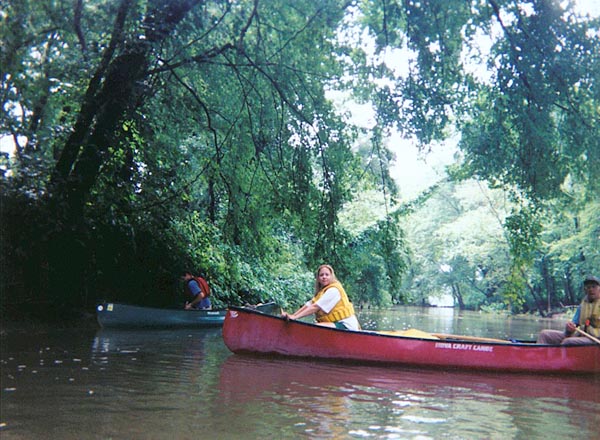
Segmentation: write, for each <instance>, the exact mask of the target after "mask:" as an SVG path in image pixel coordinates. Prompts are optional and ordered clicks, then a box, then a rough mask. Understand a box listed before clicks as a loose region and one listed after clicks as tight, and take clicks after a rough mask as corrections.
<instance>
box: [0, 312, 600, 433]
mask: <svg viewBox="0 0 600 440" xmlns="http://www.w3.org/2000/svg"><path fill="white" fill-rule="evenodd" d="M359 319H360V321H361V323H362V324H363V326H364V327H365V328H368V329H388V330H389V329H395V330H403V329H407V328H419V329H422V330H427V331H431V332H437V333H453V334H469V335H476V336H485V337H493V338H514V339H534V338H535V335H536V334H537V332H538V331H539V330H541V329H542V328H562V326H563V323H564V322H563V320H546V319H534V318H509V317H501V316H495V315H485V314H478V313H465V312H461V313H459V312H455V311H453V310H451V309H421V308H408V307H407V308H400V309H397V310H393V311H385V312H381V311H361V312H360V314H359ZM0 342H1V352H0V354H1V358H0V367H1V376H0V379H1V384H0V386H1V389H0V390H1V391H0V392H1V395H0V438H2V440H9V439H42V438H43V439H46V438H51V439H169V440H176V439H197V438H200V437H203V436H206V437H209V438H218V439H271V438H278V439H279V438H290V439H292V438H307V439H346V438H347V439H355V438H356V439H362V438H368V439H376V438H380V439H419V440H423V439H525V438H526V439H538V438H547V439H554V438H568V437H577V438H586V439H591V438H598V435H599V434H598V432H599V431H598V426H599V422H600V377H598V375H596V376H591V377H590V376H587V377H563V376H537V375H526V374H498V373H493V374H492V373H485V374H483V373H481V374H480V373H473V372H455V371H444V370H422V369H416V368H401V367H393V368H392V367H376V366H366V365H362V366H361V365H345V364H343V363H336V362H323V361H307V360H290V359H280V358H273V359H271V358H257V357H251V356H240V355H233V354H231V353H230V352H229V351H228V350H227V348H226V347H225V345H224V344H223V341H222V338H221V330H220V329H211V330H160V331H158V330H146V331H116V330H113V331H108V330H96V329H76V330H74V329H67V330H65V329H63V330H53V329H40V328H37V329H31V328H30V329H24V328H21V329H19V328H14V329H6V331H5V332H4V333H3V335H2V337H1V340H0Z"/></svg>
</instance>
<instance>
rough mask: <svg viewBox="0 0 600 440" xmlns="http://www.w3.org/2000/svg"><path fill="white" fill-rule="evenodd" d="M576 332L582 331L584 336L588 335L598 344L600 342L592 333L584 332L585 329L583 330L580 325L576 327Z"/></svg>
mask: <svg viewBox="0 0 600 440" xmlns="http://www.w3.org/2000/svg"><path fill="white" fill-rule="evenodd" d="M575 333H581V334H582V335H583V336H586V337H588V338H590V339H591V340H592V341H594V342H595V343H596V344H600V339H598V338H595V337H594V336H592V335H590V334H589V333H587V332H584V331H583V330H581V329H580V328H579V327H577V328H576V329H575Z"/></svg>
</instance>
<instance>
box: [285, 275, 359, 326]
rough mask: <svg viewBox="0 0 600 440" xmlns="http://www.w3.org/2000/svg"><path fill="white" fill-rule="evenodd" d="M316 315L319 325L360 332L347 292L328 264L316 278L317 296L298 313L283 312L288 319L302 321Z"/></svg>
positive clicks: (297, 311)
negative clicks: (306, 317) (301, 319)
mask: <svg viewBox="0 0 600 440" xmlns="http://www.w3.org/2000/svg"><path fill="white" fill-rule="evenodd" d="M313 314H314V315H315V316H316V320H317V324H319V325H324V326H329V327H336V328H340V329H345V330H360V325H359V323H358V319H356V314H355V313H354V307H353V306H352V303H351V302H350V300H349V299H348V295H347V294H346V291H345V290H344V288H343V287H342V284H341V283H340V282H339V281H338V279H337V278H336V276H335V272H334V271H333V267H331V266H330V265H328V264H323V265H321V266H319V269H318V270H317V275H316V278H315V296H314V298H313V299H311V300H310V301H308V302H307V303H306V304H304V305H303V306H302V307H300V308H299V309H298V310H296V312H294V313H292V314H289V313H286V312H283V313H282V314H281V316H282V317H284V318H286V319H300V318H303V317H305V316H310V315H313Z"/></svg>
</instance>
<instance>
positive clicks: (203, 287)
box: [181, 271, 212, 310]
mask: <svg viewBox="0 0 600 440" xmlns="http://www.w3.org/2000/svg"><path fill="white" fill-rule="evenodd" d="M181 278H182V280H183V283H184V290H185V294H186V296H187V297H188V298H191V301H189V302H186V303H185V309H186V310H193V309H204V310H206V309H211V308H212V304H211V302H210V298H209V296H210V287H209V286H208V283H207V282H206V280H205V279H204V278H202V277H201V276H194V275H193V274H192V273H191V272H188V271H185V272H183V274H182V275H181Z"/></svg>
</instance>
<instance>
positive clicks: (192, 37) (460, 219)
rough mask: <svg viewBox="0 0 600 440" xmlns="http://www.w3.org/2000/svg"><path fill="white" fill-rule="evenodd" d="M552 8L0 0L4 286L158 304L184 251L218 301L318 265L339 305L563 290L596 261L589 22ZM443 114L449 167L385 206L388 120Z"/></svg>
mask: <svg viewBox="0 0 600 440" xmlns="http://www.w3.org/2000/svg"><path fill="white" fill-rule="evenodd" d="M570 7H571V5H570V3H568V2H567V3H559V2H554V1H552V2H551V1H535V2H523V1H517V0H493V1H492V0H490V1H487V2H479V1H471V2H464V1H459V0H451V1H441V0H439V1H425V2H414V1H394V0H392V1H389V0H385V1H370V2H346V1H338V0H324V1H318V2H314V1H309V0H298V1H295V2H291V3H290V2H285V1H282V0H264V1H263V0H261V1H253V2H250V1H245V0H240V1H229V2H222V1H220V0H213V1H207V2H200V1H198V0H188V1H181V0H164V1H160V2H156V1H147V0H141V1H130V0H119V1H104V0H94V1H88V2H75V3H65V2H54V1H49V0H41V1H36V2H33V1H31V0H23V1H19V2H16V1H13V2H9V3H7V4H6V5H5V6H4V10H3V11H2V12H1V13H0V14H1V15H0V19H1V20H2V26H0V39H1V42H2V44H1V45H0V102H1V104H2V105H1V106H0V138H1V139H2V141H4V142H6V141H7V140H12V141H13V143H14V144H15V153H14V155H4V154H3V155H2V158H1V160H0V170H1V171H0V185H1V189H2V194H1V197H2V199H1V201H2V205H1V206H2V209H1V212H0V215H1V217H2V218H1V219H0V220H1V224H2V226H1V227H2V245H1V251H2V256H1V258H2V260H1V263H2V268H3V279H2V286H1V287H2V291H3V292H10V293H9V296H10V298H3V305H6V304H8V303H13V302H18V301H22V302H25V303H26V304H25V308H27V307H28V306H29V304H27V303H29V302H33V301H46V302H48V303H51V304H55V305H56V306H57V307H76V308H77V307H81V306H85V307H89V306H90V305H91V304H93V302H95V301H96V300H98V299H100V298H110V299H120V300H129V301H136V302H146V303H155V304H159V303H160V304H162V303H174V302H177V301H178V300H180V298H178V297H177V295H178V291H179V290H180V288H181V286H180V285H179V284H178V282H177V279H178V275H179V272H180V271H181V270H183V269H185V268H190V269H193V270H197V271H202V272H203V273H205V274H206V275H207V277H208V278H209V281H210V282H211V284H212V285H213V286H214V290H215V302H216V304H217V305H226V304H230V303H233V304H239V303H244V302H258V301H266V300H269V299H275V300H277V301H279V302H281V303H282V304H283V305H286V306H288V305H297V304H301V303H302V302H303V301H304V300H305V299H306V298H307V297H308V296H309V295H310V293H311V291H312V279H313V275H312V271H313V270H314V268H315V267H316V266H317V265H319V264H321V263H323V262H327V263H330V264H333V265H334V267H335V268H336V272H337V274H338V275H339V277H340V279H341V280H342V281H343V282H344V284H345V286H346V287H347V290H348V291H349V292H350V294H351V297H352V298H353V299H354V300H355V301H356V302H357V303H368V304H374V305H381V306H384V305H387V304H390V303H398V302H404V301H414V302H418V303H423V302H426V301H427V300H428V298H427V297H428V296H429V295H437V294H451V295H453V297H454V298H455V301H456V302H457V303H458V304H459V305H460V306H462V307H469V308H479V307H482V306H485V307H498V304H510V307H512V308H513V310H515V309H518V308H527V307H530V308H534V307H535V308H537V309H538V310H539V309H540V308H541V304H542V301H541V299H542V298H543V294H544V292H548V297H549V298H550V299H551V301H550V302H553V303H554V304H559V303H560V302H561V301H562V300H567V301H569V302H572V301H574V300H575V298H576V297H577V296H578V295H577V293H576V292H575V291H576V288H575V286H576V285H577V280H578V279H579V278H580V277H581V275H582V274H583V273H585V272H589V271H593V270H594V268H597V267H598V259H599V258H600V257H599V256H598V251H597V249H596V248H597V246H595V244H597V238H598V224H599V223H600V222H598V221H597V220H598V209H599V208H598V204H597V200H598V199H599V198H598V189H599V186H598V185H599V183H598V182H599V180H598V179H597V169H598V165H599V164H600V148H598V139H600V136H599V135H600V133H599V124H598V122H599V120H600V118H599V114H598V108H599V106H598V102H599V98H600V96H599V94H598V83H599V82H598V81H599V78H598V74H599V73H598V72H600V66H599V57H598V54H599V53H600V50H599V46H598V45H599V43H600V41H599V38H598V34H597V29H598V27H599V24H600V23H599V22H598V20H597V19H583V18H581V17H577V16H576V15H574V14H573V13H572V10H571V9H570ZM562 8H566V9H564V10H563V9H562ZM483 36H487V37H488V38H489V42H490V51H489V53H486V52H485V51H484V50H482V49H481V47H478V46H477V44H478V40H480V38H481V37H483ZM393 57H403V64H404V66H403V67H402V68H400V69H398V68H397V66H392V65H391V64H390V63H389V61H390V58H393ZM473 60H475V61H477V63H478V65H479V66H480V69H481V68H482V67H483V66H485V68H486V69H487V71H485V72H483V73H482V72H481V71H474V70H473V68H472V61H473ZM398 64H401V63H398ZM402 69H404V71H403V70H402ZM331 92H337V93H341V94H342V95H344V96H348V97H351V98H352V99H355V100H356V101H358V102H361V103H367V104H368V105H369V106H371V108H372V109H373V110H374V112H375V113H374V117H373V120H374V126H373V127H371V128H370V129H363V128H360V127H356V126H353V125H352V124H350V123H348V122H347V118H346V116H347V115H345V114H342V115H340V114H338V113H337V110H336V109H335V107H334V105H333V103H332V102H331V100H330V99H329V96H331ZM344 110H346V109H344ZM452 126H454V127H455V128H456V129H457V130H458V131H459V132H460V134H461V140H460V144H459V147H460V154H461V156H462V158H463V162H462V163H460V164H456V165H455V166H454V167H453V169H452V172H451V175H452V176H453V177H454V178H455V179H456V180H457V182H458V181H461V180H462V181H464V184H459V183H456V182H455V183H449V182H442V183H439V184H438V185H435V186H434V187H432V188H430V189H429V190H428V191H426V192H424V193H423V194H422V195H421V196H420V197H418V198H417V199H416V200H414V201H403V203H399V191H398V188H397V186H396V184H395V183H394V182H393V180H392V178H391V176H390V172H389V170H390V166H391V164H392V163H393V160H394V159H395V157H394V154H393V152H392V151H391V147H390V146H389V145H387V144H386V137H387V136H388V135H389V133H390V132H391V130H394V129H396V130H400V131H401V132H402V133H403V134H405V135H407V136H414V139H415V140H416V141H417V142H418V143H419V145H420V147H421V148H427V144H428V143H430V142H431V141H434V140H441V139H444V138H445V137H446V136H447V135H448V133H449V132H450V128H451V127H452ZM471 178H475V179H477V181H479V182H482V181H487V182H489V183H490V185H491V187H492V188H493V190H488V188H486V187H485V185H483V183H482V184H481V185H479V184H475V183H473V181H472V180H469V179H471ZM501 189H502V190H506V191H508V192H509V194H510V195H511V196H512V198H511V199H509V200H510V201H507V199H505V198H504V197H503V196H504V193H502V192H501V191H500V190H501ZM516 195H518V197H517V196H516ZM560 286H564V287H560ZM40 292H42V293H40Z"/></svg>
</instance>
